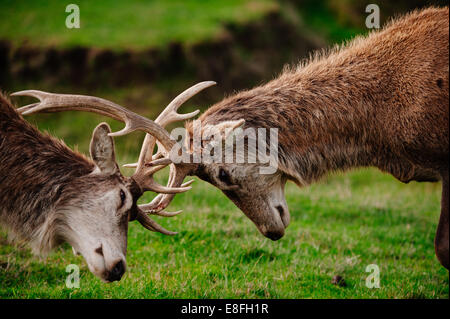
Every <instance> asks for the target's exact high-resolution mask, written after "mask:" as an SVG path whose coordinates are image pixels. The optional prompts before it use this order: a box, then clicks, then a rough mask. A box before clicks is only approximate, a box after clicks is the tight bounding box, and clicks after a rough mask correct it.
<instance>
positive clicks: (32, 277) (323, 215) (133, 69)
mask: <svg viewBox="0 0 450 319" xmlns="http://www.w3.org/2000/svg"><path fill="white" fill-rule="evenodd" d="M69 3H71V2H67V3H66V2H64V1H60V0H35V1H25V0H19V1H7V0H0V89H2V90H3V91H4V92H6V93H9V92H14V91H16V90H24V89H31V88H33V89H40V90H47V91H51V92H60V93H78V94H89V95H96V96H100V97H103V98H106V99H110V100H112V101H114V102H116V103H119V104H122V105H124V106H126V107H128V108H130V109H132V110H135V111H136V112H139V113H141V114H143V115H146V116H148V117H149V118H155V117H156V116H157V115H158V113H159V112H160V111H161V110H162V109H163V108H164V106H165V105H167V103H168V102H170V100H171V99H172V98H173V97H175V96H176V95H177V94H178V93H179V92H181V91H182V90H184V89H185V88H187V87H189V86H191V85H192V84H194V83H196V82H199V81H204V80H214V81H216V82H218V85H217V86H216V87H214V88H211V89H207V90H206V91H205V92H202V93H201V94H199V95H198V96H196V97H195V98H193V99H192V100H191V101H189V102H188V103H186V105H185V106H183V107H182V111H185V112H188V111H191V110H194V109H195V108H200V109H201V110H205V109H206V108H207V107H209V106H210V105H212V104H213V103H215V102H218V101H220V100H221V99H222V98H223V97H224V96H226V95H229V94H232V93H233V92H236V91H239V90H242V89H248V88H251V87H253V86H256V85H259V84H261V83H264V82H265V81H268V80H270V79H272V78H273V77H274V76H276V75H277V74H279V73H280V72H281V70H282V68H283V66H285V65H289V64H295V63H297V62H298V61H299V60H301V59H304V58H305V57H308V56H309V54H311V52H313V51H314V50H317V49H321V48H325V47H328V46H330V45H333V44H335V43H341V42H343V41H347V40H349V39H351V38H352V37H354V36H355V35H358V34H365V33H367V32H368V30H367V29H366V27H365V25H364V21H365V17H366V13H365V7H366V6H367V5H368V4H370V3H376V4H378V5H379V7H380V11H381V20H382V22H385V21H387V20H388V19H390V18H391V17H393V16H395V15H399V14H402V13H405V12H408V11H410V10H413V9H415V8H422V7H426V6H429V5H440V6H442V5H448V1H417V0H414V1H405V0H402V1H396V2H392V1H376V2H374V1H362V0H328V1H326V0H319V1H312V0H305V1H300V0H299V1H294V0H284V1H283V0H280V1H275V0H261V1H256V0H227V1H220V0H197V1H194V0H184V1H181V0H180V1H179V0H175V1H162V0H152V1H140V0H131V1H101V2H100V1H87V0H79V1H76V2H75V3H76V4H78V5H79V7H80V17H81V28H80V29H67V28H66V26H65V20H66V17H67V15H68V13H66V12H65V7H66V5H67V4H69ZM32 101H33V100H32V99H28V98H15V99H14V102H15V103H17V104H18V105H24V104H27V103H30V102H32ZM27 120H29V121H31V122H32V123H35V124H36V125H37V126H38V127H39V128H40V129H41V130H42V131H48V132H50V134H52V135H55V136H57V137H59V138H62V139H64V140H65V142H66V143H67V144H68V145H69V146H70V147H72V148H76V149H79V150H80V151H81V152H84V153H87V150H88V145H89V139H90V135H91V132H92V130H93V128H94V127H95V126H96V125H97V124H98V123H99V122H100V121H107V122H109V123H110V124H111V126H112V127H113V129H115V130H117V129H119V128H120V127H121V126H122V124H120V123H118V122H116V121H113V120H109V119H105V118H103V117H100V116H96V115H93V114H84V113H77V112H69V113H59V114H41V115H36V116H31V117H27ZM142 138H143V135H142V134H140V133H134V134H131V135H130V136H126V137H120V138H117V139H116V146H117V149H118V150H117V153H118V158H119V162H120V163H122V164H124V163H127V162H134V161H135V160H136V157H137V155H138V151H139V148H140V143H141V141H142ZM123 172H124V173H125V174H131V173H132V171H131V170H128V169H124V170H123ZM159 178H160V181H161V182H164V181H165V180H166V179H167V172H166V171H165V172H163V173H162V174H161V176H159ZM194 185H195V186H194V188H193V190H192V191H190V192H189V193H187V194H182V195H177V197H176V199H175V200H174V202H173V204H172V205H171V207H170V208H171V209H173V210H177V209H184V211H185V212H184V213H183V214H182V215H179V216H177V217H175V218H172V219H163V220H160V222H161V223H162V224H163V225H164V226H166V227H167V228H169V229H175V230H179V231H180V233H179V234H178V235H177V236H175V237H166V236H163V235H161V234H156V233H150V232H148V231H145V230H144V229H142V227H140V226H139V225H134V224H133V225H131V227H130V231H129V249H128V258H127V261H128V265H129V267H128V271H127V274H126V275H125V277H124V278H123V279H122V281H120V282H118V283H113V284H110V285H105V284H102V283H100V282H99V281H98V280H97V279H96V278H94V276H93V275H92V274H90V273H89V271H88V269H87V267H86V265H85V263H84V261H83V260H82V258H80V257H74V256H72V253H71V250H70V249H68V247H67V245H64V246H63V247H61V248H60V249H58V250H57V252H55V253H53V254H51V255H50V256H49V258H47V259H45V260H39V259H38V258H36V257H32V256H31V255H30V252H29V250H28V249H27V248H24V247H16V246H13V245H11V244H9V243H8V241H7V235H6V233H1V235H0V244H1V245H0V297H1V298H24V297H32V298H36V297H39V298H89V297H91V298H111V297H112V298H114V297H119V298H448V297H449V293H448V272H447V271H446V270H444V269H443V268H442V267H441V266H440V264H439V263H438V261H437V260H436V258H435V256H434V248H433V238H434V232H435V228H436V225H437V221H438V216H439V206H440V205H439V198H440V183H435V184H431V183H422V184H419V183H411V184H409V185H403V184H401V183H400V182H398V181H396V180H394V179H393V178H392V177H391V176H388V175H384V174H382V173H380V172H378V171H376V170H374V169H365V170H358V171H354V172H350V173H348V174H338V175H336V174H335V175H332V176H330V177H329V178H327V179H325V180H323V181H322V182H321V183H319V184H317V185H313V186H311V187H308V188H305V189H298V188H297V187H296V186H294V185H292V184H289V185H288V188H287V201H288V204H289V207H290V211H291V215H292V222H291V225H290V226H289V228H288V229H287V233H286V236H285V237H284V238H283V239H282V240H280V241H277V242H272V241H270V240H268V239H266V238H263V237H262V236H261V235H260V234H259V233H258V231H257V230H256V228H255V227H254V226H253V224H252V223H251V222H250V221H249V220H248V219H247V218H246V217H245V216H244V215H243V214H242V213H241V212H240V211H239V210H238V209H237V208H236V207H235V206H234V205H233V204H232V203H231V202H229V201H228V200H227V199H226V198H225V196H224V195H222V194H221V193H220V192H219V191H218V190H216V189H214V188H213V187H212V186H210V185H208V184H206V183H204V182H202V181H200V180H197V181H196V182H195V184H194ZM151 197H152V194H147V195H146V196H145V198H144V199H143V200H150V199H151ZM70 263H75V264H78V265H80V267H81V269H82V279H81V288H80V289H73V290H72V289H68V288H66V287H65V276H66V273H65V267H66V266H67V265H68V264H70ZM372 263H376V264H378V265H379V267H380V269H381V280H382V281H381V288H380V289H369V288H367V287H366V286H365V278H366V277H367V275H368V273H366V272H365V267H366V266H367V265H368V264H372ZM335 275H341V276H342V277H343V278H344V279H345V281H346V283H347V285H346V287H339V286H336V285H333V284H332V283H331V279H332V278H333V276H335Z"/></svg>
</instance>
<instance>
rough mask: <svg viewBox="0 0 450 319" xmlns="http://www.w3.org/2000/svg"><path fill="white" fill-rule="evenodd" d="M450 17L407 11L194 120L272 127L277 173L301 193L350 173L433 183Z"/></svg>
mask: <svg viewBox="0 0 450 319" xmlns="http://www.w3.org/2000/svg"><path fill="white" fill-rule="evenodd" d="M448 18H449V15H448V8H444V9H435V8H431V9H427V10H424V11H421V12H413V13H411V14H410V15H408V16H406V17H404V18H402V19H400V20H398V21H394V22H391V23H390V24H389V25H388V26H387V27H386V28H385V29H384V30H383V31H381V32H374V33H371V34H370V35H369V36H368V37H366V38H357V39H355V40H353V41H352V42H351V43H349V44H348V45H346V46H343V47H337V48H335V49H333V50H331V51H330V52H328V53H322V54H318V55H316V56H314V57H313V58H311V59H310V60H309V61H308V62H306V63H303V64H301V65H300V66H298V67H297V68H295V69H289V70H286V71H285V72H283V73H282V75H281V76H280V77H278V78H277V79H275V80H273V81H271V82H269V83H267V84H266V85H263V86H260V87H257V88H254V89H252V90H249V91H245V92H241V93H239V94H237V95H235V96H232V97H229V98H227V99H224V100H223V101H221V102H220V103H218V104H216V105H215V106H213V107H211V108H210V109H209V110H208V111H206V112H205V113H204V114H203V115H202V116H201V118H200V120H202V122H203V123H204V124H217V123H220V122H223V121H228V120H237V119H241V118H244V119H245V126H246V127H266V128H270V127H276V128H278V129H279V147H280V149H279V156H280V166H281V170H282V171H283V172H284V173H285V174H287V175H288V176H290V177H291V178H292V179H293V180H295V181H296V182H297V183H298V184H300V185H304V184H309V183H311V182H313V181H314V180H316V179H318V178H320V177H321V176H323V175H324V174H325V173H326V172H328V171H332V170H344V169H348V168H350V167H358V166H376V167H378V168H380V169H381V170H383V171H387V172H389V173H391V174H393V175H394V176H395V177H397V178H398V179H400V180H401V181H404V182H407V181H409V180H412V179H416V180H433V179H435V178H436V176H437V173H436V172H437V171H440V170H442V168H443V167H446V165H448V164H446V158H447V157H448V109H447V110H446V109H445V108H448V70H449V69H448V36H449V33H448V27H449V25H448ZM430 116H431V117H432V118H433V123H434V125H433V126H432V127H430V121H429V119H427V117H430Z"/></svg>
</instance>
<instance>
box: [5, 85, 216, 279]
mask: <svg viewBox="0 0 450 319" xmlns="http://www.w3.org/2000/svg"><path fill="white" fill-rule="evenodd" d="M213 84H214V83H213V82H206V83H200V84H199V85H197V86H194V87H193V88H191V89H188V90H186V91H185V92H183V93H182V94H181V95H180V96H178V97H177V98H175V100H174V101H173V102H172V103H171V104H170V105H169V106H168V108H167V109H166V110H165V111H164V112H163V113H162V114H161V115H160V116H159V117H158V120H157V122H159V123H160V124H158V123H157V122H153V121H151V120H149V119H146V118H144V117H141V116H139V115H137V114H135V113H133V112H130V111H128V110H127V109H125V108H123V107H121V106H120V105H117V104H114V103H112V102H110V101H107V100H104V99H100V98H96V97H90V96H81V95H67V94H52V93H46V92H42V91H35V90H29V91H21V92H17V93H14V94H13V95H15V96H32V97H35V98H38V99H39V100H40V103H35V104H31V105H27V106H24V107H21V108H19V109H18V111H19V113H21V114H23V115H26V114H31V113H36V112H42V111H47V112H57V111H65V110H85V111H90V112H95V113H99V114H102V115H106V116H109V117H111V118H114V119H117V120H120V121H123V122H124V123H125V124H126V125H125V128H124V129H123V130H121V131H119V132H115V133H112V132H111V129H110V127H109V126H108V124H106V123H101V124H100V125H98V126H97V127H96V128H95V130H94V132H93V136H92V140H91V144H90V153H91V158H92V160H93V162H94V164H95V169H94V170H93V171H92V172H91V173H90V174H87V175H84V176H81V177H79V178H76V179H75V180H73V181H72V182H71V183H69V184H68V185H65V187H64V190H63V191H62V194H61V197H60V198H61V199H60V200H59V201H58V203H57V205H56V207H55V211H56V212H57V213H56V214H55V219H58V222H57V223H56V225H58V226H57V229H56V231H55V232H54V233H55V238H58V241H67V242H68V243H69V244H70V245H71V246H72V248H73V250H74V252H75V253H79V254H81V255H83V257H84V258H85V260H86V262H87V264H88V266H89V269H90V271H91V272H92V273H93V274H94V275H96V276H98V277H99V278H100V279H102V280H103V281H105V282H112V281H116V280H120V279H121V277H122V275H123V274H124V272H125V270H126V259H125V256H126V250H127V232H128V222H129V221H133V220H137V221H138V222H139V223H140V224H141V225H142V226H144V227H145V228H146V229H148V230H151V231H157V232H160V233H163V234H166V235H174V234H176V233H175V232H171V231H168V230H166V229H164V228H163V227H162V226H160V225H159V224H157V223H156V222H155V221H153V220H152V219H150V218H149V216H148V215H149V214H154V215H160V216H165V217H172V216H175V215H177V214H179V213H181V211H178V212H165V211H163V209H161V207H159V208H158V209H154V208H155V207H154V206H153V205H137V201H138V199H139V198H140V197H141V195H142V194H143V193H144V192H146V191H153V192H156V193H161V194H176V193H181V192H185V191H187V190H189V189H190V188H191V187H190V186H189V185H190V184H191V183H192V181H190V182H187V183H184V184H183V183H180V184H179V186H178V187H170V186H169V187H166V186H162V185H160V184H158V183H157V182H155V180H154V179H153V175H154V174H155V173H156V172H158V171H159V170H161V169H162V168H164V167H166V166H167V165H168V164H170V163H171V161H170V159H168V158H158V159H152V158H151V156H148V154H144V155H145V156H144V155H143V156H141V157H140V159H139V162H138V163H137V164H136V165H135V166H136V170H135V173H134V174H133V175H132V176H131V177H126V176H123V175H122V174H121V172H120V169H119V166H118V165H117V163H116V159H115V151H114V140H113V136H121V135H125V134H128V133H130V132H133V131H136V130H141V131H144V132H146V133H147V134H148V136H151V138H147V139H146V140H147V143H148V142H149V141H150V142H151V141H153V143H154V141H155V140H156V139H157V140H158V143H159V145H160V147H161V148H164V149H168V150H170V149H172V148H173V146H174V145H175V144H176V141H174V140H173V139H172V138H171V137H170V135H169V134H168V132H167V131H166V130H165V129H164V128H163V126H165V125H167V124H168V123H170V122H172V121H174V120H178V119H187V118H190V117H192V116H194V115H195V114H197V112H193V113H190V114H178V113H176V109H177V108H178V107H179V106H180V105H181V104H182V103H184V102H185V101H186V100H187V99H189V98H190V97H191V96H193V95H195V94H196V93H198V92H199V91H201V90H203V89H204V88H206V87H209V86H211V85H213ZM153 136H154V138H153ZM150 155H151V154H150ZM180 168H181V169H183V166H180ZM49 224H50V223H49ZM53 225H55V224H53ZM49 227H50V226H49ZM53 227H54V226H53ZM46 233H47V232H46V231H42V236H41V237H43V236H44V234H46ZM51 240H53V239H51Z"/></svg>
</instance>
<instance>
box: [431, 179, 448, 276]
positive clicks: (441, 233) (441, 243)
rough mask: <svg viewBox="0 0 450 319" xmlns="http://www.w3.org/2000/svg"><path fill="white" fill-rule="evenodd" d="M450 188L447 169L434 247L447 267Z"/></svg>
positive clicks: (443, 181) (443, 180) (443, 264)
mask: <svg viewBox="0 0 450 319" xmlns="http://www.w3.org/2000/svg"><path fill="white" fill-rule="evenodd" d="M448 188H449V177H448V170H447V171H446V172H444V173H443V174H442V200H441V217H440V218H439V225H438V228H437V231H436V238H435V239H434V248H435V251H436V256H437V258H438V259H439V261H440V262H441V264H442V266H444V267H445V268H447V269H448V267H449V251H448V246H449V242H448V240H449V237H448V232H449V229H448V196H449V192H448Z"/></svg>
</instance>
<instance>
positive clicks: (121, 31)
mask: <svg viewBox="0 0 450 319" xmlns="http://www.w3.org/2000/svg"><path fill="white" fill-rule="evenodd" d="M68 3H70V2H67V3H66V2H61V1H59V0H37V1H24V0H19V1H15V0H3V1H1V2H0V39H8V40H10V41H12V42H13V43H14V44H16V45H21V44H23V43H24V42H25V41H26V42H27V43H29V44H32V45H34V46H42V47H46V46H58V47H71V46H86V47H94V48H109V49H114V50H123V49H126V50H130V49H131V50H132V49H145V48H148V47H159V46H164V45H166V44H168V43H170V42H183V43H195V42H199V41H202V40H205V39H210V38H213V37H215V36H217V35H218V34H219V33H220V32H221V31H222V28H223V23H224V22H236V23H242V22H246V21H249V20H252V19H258V18H260V17H261V16H263V15H264V14H266V13H267V12H268V11H270V10H274V9H275V8H277V4H276V3H275V1H273V0H262V1H255V0H227V1H221V0H171V1H164V0H153V1H143V0H130V1H111V0H109V1H88V0H79V1H77V2H76V4H78V6H79V8H80V21H81V27H80V28H79V29H68V28H66V25H65V20H66V17H67V16H68V15H69V13H66V12H65V8H66V5H67V4H68ZM43 35H45V36H43Z"/></svg>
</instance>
